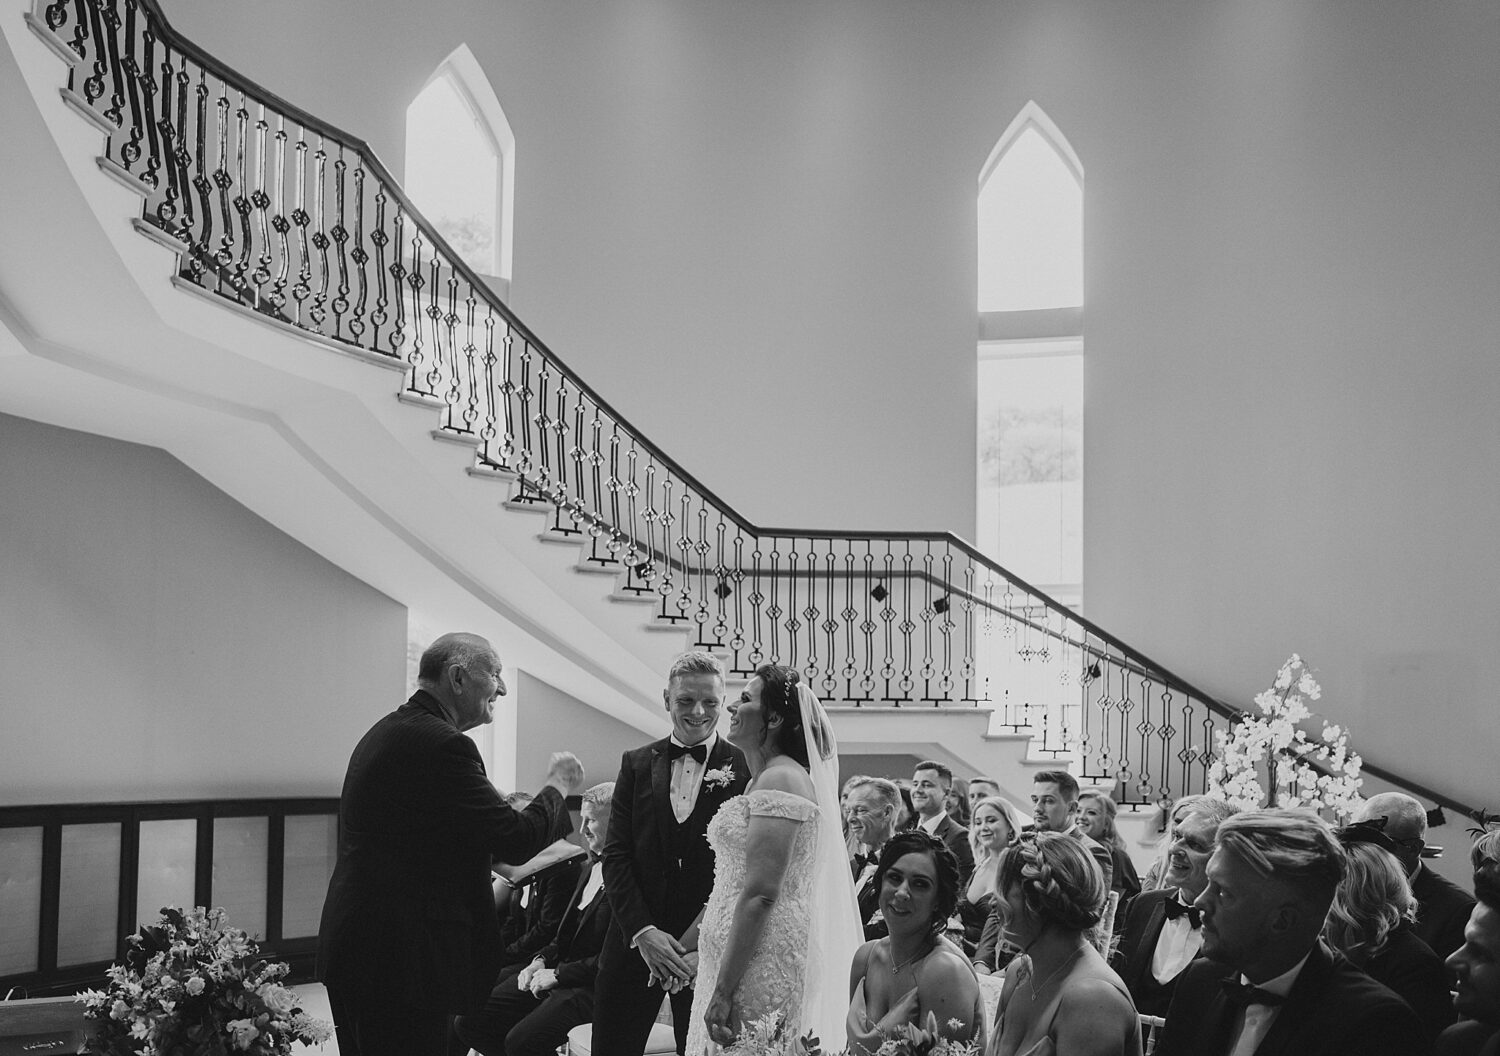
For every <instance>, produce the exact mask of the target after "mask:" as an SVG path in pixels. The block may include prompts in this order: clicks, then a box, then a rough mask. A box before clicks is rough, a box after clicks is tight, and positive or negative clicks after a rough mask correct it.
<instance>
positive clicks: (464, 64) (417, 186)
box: [405, 44, 516, 296]
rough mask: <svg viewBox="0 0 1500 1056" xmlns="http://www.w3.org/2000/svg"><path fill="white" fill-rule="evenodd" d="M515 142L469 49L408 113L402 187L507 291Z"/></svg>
mask: <svg viewBox="0 0 1500 1056" xmlns="http://www.w3.org/2000/svg"><path fill="white" fill-rule="evenodd" d="M515 155H516V139H515V136H514V135H513V134H512V133H511V130H510V123H509V122H508V121H506V119H505V112H504V111H503V110H502V109H501V108H500V100H499V99H497V98H496V96H495V92H494V89H493V88H491V87H490V82H489V80H488V78H486V77H485V75H484V71H483V70H481V69H480V67H479V63H478V61H477V60H475V58H474V54H473V52H471V51H470V50H469V48H468V45H466V44H461V45H459V46H458V47H457V48H456V49H454V51H453V54H451V55H449V56H448V57H447V58H446V59H444V60H443V62H442V63H441V64H440V65H439V66H438V68H437V70H436V71H435V72H434V73H433V75H432V76H431V77H430V78H428V80H427V83H426V85H424V86H423V88H422V90H421V92H419V93H418V94H417V97H416V98H415V99H414V100H412V103H411V105H410V106H409V107H407V109H406V179H405V190H406V193H407V194H408V195H410V196H411V200H412V201H413V202H414V203H416V206H417V208H418V209H420V210H422V213H423V215H424V216H426V217H427V218H428V219H429V220H431V221H432V222H433V224H434V225H435V226H436V227H437V229H438V231H439V232H440V233H441V234H442V235H443V237H444V238H446V239H447V240H448V242H449V244H450V245H452V246H453V248H454V249H455V250H457V251H458V253H459V255H460V256H462V257H463V258H464V261H465V263H467V264H468V265H469V266H470V267H471V268H473V269H474V270H475V271H477V272H479V273H480V274H481V275H485V276H491V277H493V278H496V279H498V280H500V281H499V283H498V285H499V287H500V293H501V295H502V296H504V295H506V294H508V292H509V286H510V275H511V227H512V219H513V216H514V193H513V187H514V181H515V171H516V163H515Z"/></svg>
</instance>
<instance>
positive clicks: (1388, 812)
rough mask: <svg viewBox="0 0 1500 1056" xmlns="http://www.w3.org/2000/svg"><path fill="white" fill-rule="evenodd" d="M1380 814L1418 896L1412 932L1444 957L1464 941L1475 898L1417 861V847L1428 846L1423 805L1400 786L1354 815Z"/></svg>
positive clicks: (1419, 852)
mask: <svg viewBox="0 0 1500 1056" xmlns="http://www.w3.org/2000/svg"><path fill="white" fill-rule="evenodd" d="M1379 818H1384V819H1385V834H1386V835H1387V836H1389V837H1390V838H1391V839H1392V840H1393V841H1395V844H1396V847H1397V851H1396V856H1397V857H1398V858H1400V859H1401V864H1402V866H1404V867H1405V869H1406V878H1407V879H1408V880H1409V881H1411V893H1412V894H1413V895H1415V896H1416V899H1417V923H1416V928H1415V930H1416V933H1417V938H1419V939H1421V940H1422V941H1423V942H1425V943H1427V945H1429V946H1431V947H1432V952H1433V953H1435V954H1437V955H1438V956H1439V957H1447V956H1448V955H1449V954H1450V953H1452V952H1453V951H1454V950H1456V949H1458V948H1459V947H1460V946H1461V945H1463V941H1464V925H1465V924H1467V923H1468V922H1469V913H1470V912H1471V911H1472V910H1473V909H1474V898H1473V896H1472V895H1470V894H1469V893H1468V892H1467V891H1465V890H1464V889H1463V888H1461V887H1459V886H1458V885H1457V884H1455V883H1454V882H1453V881H1452V880H1449V879H1448V878H1447V877H1445V876H1441V875H1439V874H1438V873H1435V872H1433V871H1432V870H1431V869H1429V868H1427V866H1426V865H1424V864H1423V863H1422V849H1423V848H1424V847H1426V846H1427V811H1426V810H1425V809H1424V808H1423V806H1422V804H1421V803H1418V802H1417V801H1416V800H1415V799H1413V798H1412V797H1411V796H1408V795H1405V794H1404V793H1401V792H1382V793H1380V794H1379V795H1377V796H1371V797H1370V798H1369V799H1368V800H1367V801H1366V802H1365V804H1364V806H1363V807H1362V808H1361V809H1360V811H1359V812H1358V814H1357V815H1356V816H1355V819H1354V820H1355V821H1372V820H1376V819H1379Z"/></svg>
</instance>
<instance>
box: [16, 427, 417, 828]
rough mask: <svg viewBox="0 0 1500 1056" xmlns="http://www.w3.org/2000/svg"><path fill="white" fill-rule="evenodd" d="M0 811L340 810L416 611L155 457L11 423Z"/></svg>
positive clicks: (395, 676)
mask: <svg viewBox="0 0 1500 1056" xmlns="http://www.w3.org/2000/svg"><path fill="white" fill-rule="evenodd" d="M0 496H4V499H3V501H0V671H4V672H5V678H4V683H3V685H0V716H3V720H0V726H3V734H0V803H4V804H8V805H9V804H25V803H60V802H91V801H115V800H129V799H179V798H181V799H192V798H219V797H232V796H297V795H319V796H328V795H335V796H336V795H338V792H339V787H340V785H341V784H342V782H343V777H344V768H345V765H346V764H347V762H348V759H349V752H350V750H351V749H352V748H353V747H354V743H355V742H356V741H357V740H358V739H359V737H360V736H361V735H362V734H363V733H364V731H365V730H366V729H367V728H368V727H369V726H370V724H371V723H372V722H374V721H375V719H377V718H379V717H380V716H381V715H383V714H384V713H385V712H387V711H389V710H391V709H392V708H393V707H395V706H396V705H398V704H399V703H400V702H401V700H402V699H404V698H403V697H402V696H401V692H402V678H403V666H404V652H405V640H406V610H405V608H403V607H402V606H400V605H398V604H396V603H395V602H394V601H392V600H391V599H390V598H388V597H386V596H385V595H383V594H381V593H379V592H378V591H375V590H373V589H372V588H370V587H368V586H366V585H365V584H364V583H361V582H360V581H358V580H356V579H354V578H353V577H351V576H349V575H348V574H347V573H345V572H342V571H341V570H339V569H338V568H335V567H334V566H332V565H330V564H329V563H328V562H327V561H325V560H323V559H322V558H320V557H318V556H317V555H315V554H314V553H313V552H312V551H310V550H308V549H307V548H306V547H304V546H302V545H301V544H300V543H297V542H295V541H293V540H292V539H290V538H289V537H287V536H285V535H283V534H282V533H281V532H279V531H277V530H276V529H275V528H273V527H271V526H270V525H269V524H267V523H266V522H265V521H263V520H261V519H260V518H259V517H257V516H255V515H254V514H252V513H250V512H249V511H248V510H246V509H245V508H244V507H242V506H240V505H239V504H238V503H236V502H234V501H233V500H231V499H230V498H228V497H227V496H225V495H224V494H223V493H222V492H220V491H218V490H217V489H215V488H214V487H213V486H212V485H210V484H208V483H207V482H206V481H205V480H203V479H202V478H201V477H199V476H197V475H196V474H194V473H192V472H191V471H189V470H188V469H187V468H186V467H184V466H183V465H182V464H181V463H180V462H178V461H176V460H175V459H173V458H171V457H170V456H169V455H167V454H165V453H164V452H162V451H160V450H157V449H154V448H147V447H141V446H138V445H135V444H128V443H122V442H119V441H115V440H108V439H105V438H102V437H98V436H90V435H87V434H84V433H78V432H73V431H70V430H66V429H58V428H55V427H53V426H48V425H40V424H37V423H35V422H30V421H25V420H23V419H20V418H14V417H10V416H6V415H0Z"/></svg>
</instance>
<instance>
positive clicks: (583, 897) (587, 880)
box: [453, 781, 615, 1056]
mask: <svg viewBox="0 0 1500 1056" xmlns="http://www.w3.org/2000/svg"><path fill="white" fill-rule="evenodd" d="M614 790H615V783H614V782H613V781H605V782H604V783H603V784H598V785H595V786H594V787H593V788H591V789H589V790H588V791H587V792H585V793H584V794H583V807H582V810H581V814H582V829H583V838H584V841H585V843H586V844H587V846H588V851H589V865H588V866H587V868H586V869H585V870H584V871H583V876H582V878H581V879H580V881H579V882H578V884H577V886H576V887H575V888H574V890H573V892H572V895H571V897H570V898H569V899H568V906H567V910H566V912H565V913H564V914H563V918H562V922H561V924H560V925H559V926H558V928H557V931H556V932H555V933H554V934H553V936H552V940H551V942H549V943H548V944H547V945H546V946H544V947H543V948H542V949H541V950H540V951H539V952H538V953H537V955H536V958H535V959H534V960H533V961H531V962H530V963H529V964H527V965H526V966H525V967H524V968H522V969H520V970H519V971H515V972H508V973H505V974H503V975H502V976H501V977H500V980H499V982H498V983H496V984H495V988H494V990H493V991H491V992H490V996H489V1000H487V1001H486V1002H485V1004H484V1008H483V1009H482V1010H481V1011H480V1012H478V1013H477V1014H475V1015H471V1016H459V1017H458V1018H457V1019H455V1020H454V1021H453V1030H454V1033H455V1034H456V1035H457V1036H458V1038H459V1040H460V1041H462V1042H463V1043H464V1044H465V1045H467V1046H469V1047H470V1048H473V1049H475V1050H477V1051H478V1052H479V1053H480V1054H481V1056H550V1054H551V1053H553V1052H555V1051H556V1049H557V1047H558V1046H559V1045H561V1044H563V1043H564V1042H565V1041H567V1040H568V1031H570V1030H572V1029H573V1028H574V1027H576V1026H578V1024H580V1023H588V1022H590V1021H591V1020H592V1019H593V1016H594V976H595V975H596V974H598V963H599V950H600V949H601V948H602V947H603V945H604V933H605V932H606V931H608V930H609V921H610V913H609V899H607V898H606V897H605V896H604V875H603V873H602V871H601V870H600V868H599V866H598V865H597V864H595V863H597V861H598V858H599V853H600V851H602V850H603V849H604V838H605V836H606V835H608V832H609V811H610V800H611V798H612V797H613V795H614Z"/></svg>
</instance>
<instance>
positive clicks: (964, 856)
mask: <svg viewBox="0 0 1500 1056" xmlns="http://www.w3.org/2000/svg"><path fill="white" fill-rule="evenodd" d="M917 827H918V828H920V827H921V826H920V825H918V826H917ZM933 835H934V836H936V837H937V838H938V839H940V840H942V841H943V843H945V844H947V845H948V850H950V851H952V852H953V856H954V857H955V858H957V859H958V886H959V887H960V888H962V887H963V886H964V885H965V884H967V883H968V882H969V877H970V876H971V875H972V874H973V872H974V848H973V847H970V846H969V830H968V829H966V828H964V827H963V826H962V825H960V824H959V823H958V822H956V821H954V820H953V818H952V817H951V816H949V815H947V814H944V815H943V820H942V821H941V822H939V823H938V827H937V831H936V832H935V833H933Z"/></svg>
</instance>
